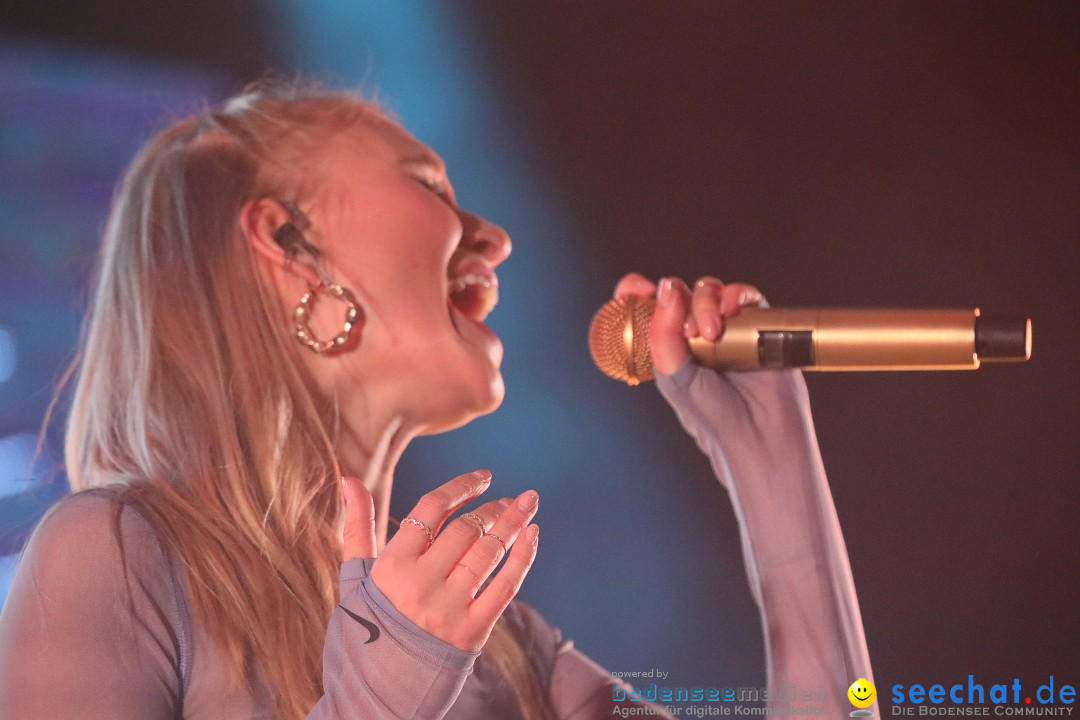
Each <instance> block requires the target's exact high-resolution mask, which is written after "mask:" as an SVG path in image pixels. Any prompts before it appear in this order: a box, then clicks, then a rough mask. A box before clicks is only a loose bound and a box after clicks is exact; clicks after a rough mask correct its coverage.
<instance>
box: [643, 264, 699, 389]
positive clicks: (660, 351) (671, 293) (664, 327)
mask: <svg viewBox="0 0 1080 720" xmlns="http://www.w3.org/2000/svg"><path fill="white" fill-rule="evenodd" d="M689 298H690V289H689V288H687V287H686V283H684V282H683V281H682V280H679V279H678V278H663V279H662V280H661V281H660V287H659V290H658V292H657V296H656V310H655V311H654V312H653V318H652V322H651V323H650V324H649V352H650V354H651V355H652V361H653V368H654V369H655V370H656V372H658V373H660V374H662V375H670V374H672V373H673V372H675V371H676V370H678V369H679V366H681V365H682V364H683V362H685V361H686V358H688V357H690V346H689V345H688V344H687V342H686V336H685V330H684V328H683V323H684V322H686V318H687V315H688V313H687V308H688V304H689Z"/></svg>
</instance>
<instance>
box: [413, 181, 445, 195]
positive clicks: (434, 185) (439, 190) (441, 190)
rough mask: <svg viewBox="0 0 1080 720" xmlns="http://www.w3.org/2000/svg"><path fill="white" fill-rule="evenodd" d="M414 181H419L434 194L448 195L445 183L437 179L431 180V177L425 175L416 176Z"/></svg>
mask: <svg viewBox="0 0 1080 720" xmlns="http://www.w3.org/2000/svg"><path fill="white" fill-rule="evenodd" d="M416 182H418V183H420V184H421V185H423V186H424V187H426V188H427V189H428V190H430V191H431V192H433V193H435V194H436V195H442V196H443V197H446V196H447V195H449V193H448V192H447V191H446V185H445V184H444V183H442V182H441V181H439V180H432V179H431V178H426V177H418V178H416Z"/></svg>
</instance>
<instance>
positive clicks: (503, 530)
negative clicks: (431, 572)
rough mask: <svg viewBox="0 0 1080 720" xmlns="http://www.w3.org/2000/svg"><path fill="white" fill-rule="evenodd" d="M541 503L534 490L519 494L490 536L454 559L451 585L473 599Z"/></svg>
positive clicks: (487, 535)
mask: <svg viewBox="0 0 1080 720" xmlns="http://www.w3.org/2000/svg"><path fill="white" fill-rule="evenodd" d="M539 502H540V497H539V496H538V495H537V494H536V492H535V491H533V490H527V491H526V492H523V493H522V494H521V495H519V496H518V497H517V499H516V500H515V501H514V502H513V504H511V505H510V507H508V508H506V510H504V511H503V513H502V515H500V516H499V519H498V520H496V521H495V524H494V525H493V526H492V528H491V530H490V531H489V532H488V533H486V534H485V535H484V536H483V537H480V538H477V539H476V541H475V542H473V543H472V546H471V547H469V548H468V551H467V552H465V553H464V554H463V555H461V556H459V557H458V558H455V559H454V560H453V562H452V563H451V565H452V566H453V567H451V568H449V575H448V577H447V583H449V584H451V585H456V586H457V587H459V588H460V589H462V590H464V591H465V592H467V593H468V594H469V597H472V595H473V594H474V593H475V592H476V589H477V588H478V587H479V586H480V583H483V582H484V581H485V580H487V577H488V575H490V574H491V573H492V571H493V570H495V568H496V567H497V566H498V564H499V561H500V560H502V559H503V556H504V555H506V553H507V552H508V551H509V550H510V548H511V547H513V545H514V541H515V540H517V537H518V534H519V533H520V532H521V531H522V530H523V529H524V528H525V526H526V525H528V524H529V521H530V520H532V518H533V516H534V515H535V514H536V510H537V507H538V504H539ZM461 566H464V567H461ZM462 571H465V572H462Z"/></svg>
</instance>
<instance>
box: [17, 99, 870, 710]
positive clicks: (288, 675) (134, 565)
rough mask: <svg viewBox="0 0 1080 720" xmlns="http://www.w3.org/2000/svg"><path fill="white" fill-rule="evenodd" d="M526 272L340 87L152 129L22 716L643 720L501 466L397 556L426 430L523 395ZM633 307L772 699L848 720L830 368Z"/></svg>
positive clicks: (862, 671) (853, 650)
mask: <svg viewBox="0 0 1080 720" xmlns="http://www.w3.org/2000/svg"><path fill="white" fill-rule="evenodd" d="M509 253H510V240H509V238H508V237H507V235H506V233H505V232H504V231H503V230H502V229H501V228H499V227H497V226H496V225H494V224H492V223H491V222H489V221H487V220H485V219H483V218H480V217H477V216H475V215H472V214H470V213H469V212H467V211H465V210H463V209H462V208H460V207H458V205H457V202H456V201H455V198H454V193H453V190H452V189H451V186H450V182H449V180H448V178H447V175H446V169H445V167H444V166H443V163H442V161H441V160H440V159H439V157H438V156H437V155H435V154H434V153H432V152H431V151H430V150H429V149H428V148H426V147H425V146H423V145H422V144H421V143H419V142H418V141H417V140H416V139H414V138H413V137H412V136H411V135H409V134H408V133H407V132H406V131H405V130H403V129H402V128H401V127H400V126H399V125H397V124H396V123H395V122H393V121H392V120H391V119H389V118H388V117H387V116H386V115H385V114H384V113H382V112H380V110H379V109H378V108H377V107H375V106H374V105H373V104H371V103H370V102H367V101H364V100H362V99H359V98H357V97H354V96H351V95H348V94H345V93H338V92H329V91H324V90H316V89H311V88H306V87H301V86H296V85H280V84H263V85H260V86H256V87H254V88H252V89H250V90H248V91H246V92H245V93H243V94H241V95H239V96H237V97H235V98H233V99H232V100H231V101H229V102H228V103H227V104H226V105H225V106H224V107H223V108H222V109H221V110H220V111H217V112H208V113H205V114H202V115H199V116H196V117H191V118H189V119H187V120H184V121H182V122H179V123H177V124H175V125H174V126H172V127H170V128H168V129H167V130H165V131H164V132H162V133H161V134H159V135H158V136H156V137H155V138H153V139H152V140H151V141H150V142H149V144H148V145H147V146H146V147H145V149H144V150H143V151H142V152H141V153H140V154H139V156H138V157H137V158H136V160H135V161H134V163H133V165H132V167H131V168H130V170H129V171H128V173H127V175H126V176H125V178H124V179H123V182H122V184H121V186H120V188H119V190H118V192H117V195H116V199H115V202H114V206H113V209H112V213H111V216H110V219H109V222H108V225H107V228H106V230H105V237H104V242H103V245H102V251H101V257H100V265H99V270H98V276H97V281H96V291H95V294H94V297H93V302H92V307H91V309H90V313H89V317H88V320H87V325H86V332H85V337H84V341H83V343H84V344H83V348H82V352H81V354H80V359H79V362H78V365H77V370H76V372H77V374H76V378H77V382H76V386H75V394H74V399H73V403H72V408H71V412H70V417H69V420H68V425H67V439H66V464H67V472H68V475H69V478H70V481H71V485H72V489H73V490H74V491H75V492H74V493H73V494H71V495H69V496H68V497H66V498H64V499H63V500H62V501H61V502H59V503H58V504H57V505H56V507H54V508H53V509H52V510H51V511H50V512H49V514H48V515H47V516H46V517H45V519H44V520H42V522H41V524H40V525H39V527H38V529H37V530H36V532H35V534H34V536H33V537H32V538H31V540H30V542H29V544H28V546H27V548H26V551H25V553H24V555H23V558H22V561H21V564H20V566H19V569H18V571H17V575H16V578H15V581H14V585H13V587H12V590H11V594H10V596H9V598H8V601H7V604H6V606H5V608H4V613H3V616H2V618H0V708H3V716H4V717H5V718H9V719H10V720H28V719H30V718H35V719H37V718H49V719H50V720H64V719H68V718H71V719H74V718H79V720H89V719H92V718H102V719H104V718H109V719H110V720H116V719H118V718H120V719H126V718H140V719H146V720H158V719H161V720H164V719H166V718H181V717H182V718H188V719H190V720H203V719H205V718H304V717H307V718H342V719H356V720H359V719H361V718H372V719H376V718H424V719H431V718H468V719H470V720H475V719H477V718H484V719H486V718H494V719H497V720H513V719H515V718H524V719H528V720H541V719H543V720H554V719H556V718H558V719H562V720H568V719H571V718H573V719H575V720H576V719H586V718H587V719H589V720H592V719H593V718H600V717H608V716H611V715H612V714H613V711H614V712H618V711H619V710H620V709H621V708H625V707H628V706H630V705H631V704H632V701H630V700H625V701H624V700H619V699H618V698H619V697H621V696H622V695H623V694H625V692H627V691H628V690H629V688H626V687H621V686H618V685H616V686H615V688H614V691H613V680H612V678H611V676H610V674H608V673H605V672H604V671H603V670H602V669H600V668H599V667H598V666H596V665H595V664H594V663H592V662H591V661H590V660H588V659H587V658H586V657H585V656H584V655H583V654H581V653H580V652H579V651H578V650H577V649H575V648H574V647H573V645H572V644H571V643H570V642H568V641H564V640H563V639H562V638H561V637H560V635H559V632H558V631H557V630H556V629H554V628H553V627H552V626H550V625H548V624H547V623H546V622H545V620H543V619H542V618H541V617H540V616H539V615H538V614H537V613H536V612H535V611H534V610H532V609H531V608H529V607H527V606H525V605H522V604H520V603H517V602H515V601H514V596H515V595H516V594H517V592H518V589H519V588H520V587H521V584H522V581H523V580H524V579H525V576H526V574H527V573H528V571H529V568H530V566H531V564H532V562H533V560H534V558H535V557H536V553H537V548H538V541H539V529H538V527H537V526H536V525H535V524H532V520H533V518H534V516H535V514H536V512H537V508H538V504H539V497H538V495H537V493H536V492H535V491H532V490H530V491H528V492H525V493H523V494H521V495H519V496H517V497H505V498H498V497H496V496H498V494H499V493H498V492H497V491H494V492H492V491H490V490H489V488H490V487H491V486H492V485H496V486H497V485H498V482H497V480H494V481H493V479H492V477H491V474H490V473H489V472H487V471H485V470H477V471H476V472H472V473H468V474H466V475H461V476H459V477H457V478H454V479H453V480H451V481H449V482H447V483H445V484H443V485H440V486H438V487H435V488H434V489H432V490H431V491H430V492H428V493H427V494H426V495H424V496H423V497H422V498H421V499H420V501H419V503H418V504H417V505H416V507H415V508H413V510H412V511H411V512H410V513H409V515H408V516H407V517H405V518H403V519H401V521H400V525H399V527H397V528H396V532H394V533H392V534H391V535H390V537H389V538H388V532H389V527H390V518H389V514H388V509H389V507H390V493H391V489H392V485H393V478H394V466H395V464H396V462H397V460H398V458H399V457H400V456H401V453H402V451H403V450H404V449H405V446H406V445H407V444H408V443H409V441H410V440H411V439H412V438H414V437H416V436H418V435H422V434H428V433H437V432H442V431H444V430H448V429H450V428H454V427H457V426H460V425H462V424H464V423H467V422H469V421H470V420H472V419H473V418H475V417H477V416H479V415H483V414H485V413H489V412H491V411H492V410H494V409H495V408H496V407H498V405H499V404H500V402H501V400H502V397H503V382H502V377H501V375H500V373H499V365H500V361H501V356H502V346H501V344H500V342H499V339H498V338H497V337H496V336H495V334H494V333H493V332H492V331H491V330H490V329H488V328H487V327H486V326H485V325H484V324H483V321H484V319H485V317H486V316H487V314H488V313H489V312H490V311H491V310H492V308H493V307H494V306H495V304H496V302H497V299H498V283H497V278H496V275H495V271H496V268H497V267H498V265H499V264H500V263H501V262H502V261H503V260H505V259H506V257H507V255H509ZM616 295H618V296H626V295H656V296H657V298H658V309H657V311H656V315H655V318H654V320H653V323H652V328H651V331H650V347H651V350H652V353H653V357H654V363H655V367H656V370H657V372H658V374H659V377H658V383H659V387H660V390H661V392H663V394H664V396H665V397H666V398H667V399H668V401H669V402H670V403H671V404H672V405H673V407H674V408H675V411H676V413H677V414H678V416H679V418H680V420H681V421H682V423H683V425H684V426H685V427H686V428H687V430H688V431H689V432H690V433H691V434H692V435H693V436H694V437H695V439H696V440H697V442H698V444H699V445H700V447H701V448H702V449H703V450H704V451H705V452H706V453H707V454H708V455H709V456H710V458H711V459H712V462H713V467H714V469H715V470H716V472H717V475H718V477H719V479H720V481H721V483H722V484H723V485H724V486H725V487H726V488H727V490H728V491H729V493H730V494H731V498H732V501H733V504H734V506H735V509H736V512H737V514H738V517H739V521H740V526H741V532H742V542H743V550H744V554H745V557H746V561H747V568H748V575H749V579H750V584H751V590H752V592H753V593H754V596H755V598H756V600H757V602H758V604H759V607H760V608H761V610H762V614H763V621H764V626H765V634H766V643H767V650H768V652H767V655H768V665H769V667H768V676H769V683H770V687H773V688H785V687H788V686H790V685H792V684H797V685H798V687H800V688H814V689H821V690H823V691H824V692H825V696H824V697H822V696H821V695H820V694H819V695H818V696H817V698H816V700H818V701H822V702H824V704H825V705H826V706H828V707H835V708H836V710H833V713H842V712H846V704H845V701H844V699H843V692H844V690H845V689H846V688H847V686H848V684H850V683H851V682H852V681H853V680H855V679H856V678H858V677H866V678H869V677H870V668H869V663H868V659H867V654H866V650H865V645H864V642H863V638H862V626H861V621H860V619H859V614H858V606H857V603H856V600H855V595H854V590H853V586H852V583H851V577H850V571H849V569H848V563H847V556H846V551H845V549H844V544H843V539H842V537H841V535H840V531H839V527H838V525H837V521H836V515H835V511H834V510H833V506H832V500H831V496H830V494H829V490H828V485H827V484H826V481H825V476H824V472H823V470H822V467H821V462H820V457H819V454H818V450H817V441H816V438H815V436H814V430H813V425H812V422H811V418H810V414H809V406H808V404H807V398H806V390H805V386H804V385H803V383H802V378H801V376H800V375H799V374H798V373H797V372H793V371H789V372H757V373H744V374H738V375H731V376H727V377H726V376H722V375H719V374H717V373H715V372H712V371H710V370H703V369H700V368H698V367H697V366H695V365H692V364H690V363H689V362H688V357H689V353H688V345H687V338H689V337H693V336H695V335H702V336H704V337H706V338H709V339H715V338H716V337H717V336H718V335H719V333H720V332H721V331H722V327H723V318H724V317H730V316H731V315H733V314H735V313H737V312H738V311H739V308H740V306H744V305H748V304H758V303H759V302H762V299H761V295H760V294H759V293H758V291H757V290H756V289H754V288H753V287H750V286H748V285H740V284H730V285H724V284H723V283H721V282H720V281H719V280H716V279H714V278H703V279H701V280H700V281H698V282H696V283H695V284H694V287H693V289H692V290H691V289H690V288H688V287H687V285H686V284H685V283H683V282H682V281H680V280H676V279H664V280H662V281H661V282H660V283H659V287H657V286H656V285H654V284H653V283H652V282H650V281H649V280H646V279H645V278H643V277H641V276H639V275H628V276H627V277H625V278H623V280H622V281H621V282H620V283H619V285H618V287H617V288H616ZM492 497H494V498H495V499H490V498H492ZM474 500H475V501H478V502H480V504H479V505H476V506H474V507H472V509H471V511H470V512H465V513H462V514H457V511H458V510H460V509H464V506H465V505H466V504H469V503H470V502H472V501H474ZM481 500H483V501H481ZM548 512H558V509H557V508H553V509H549V510H548ZM688 540H690V539H688ZM376 558H377V559H376ZM504 558H505V562H503V560H504ZM500 563H502V564H501V566H500ZM819 704H820V703H819ZM645 705H646V704H645V703H639V706H640V707H639V708H637V709H639V710H641V711H643V712H653V714H654V715H657V714H660V715H663V716H668V717H670V716H669V715H667V714H666V713H665V712H664V711H663V710H662V709H661V708H659V707H655V706H649V707H647V708H646V707H645Z"/></svg>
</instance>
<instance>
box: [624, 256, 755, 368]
mask: <svg viewBox="0 0 1080 720" xmlns="http://www.w3.org/2000/svg"><path fill="white" fill-rule="evenodd" d="M630 296H637V297H653V296H655V297H656V311H655V312H654V313H653V318H652V323H651V324H650V325H649V351H650V353H651V354H652V361H653V367H654V368H655V369H656V371H657V372H658V373H661V374H663V375H670V374H672V373H673V372H675V371H676V370H678V369H679V366H681V365H682V364H683V362H685V361H686V358H688V357H690V345H689V343H688V342H687V340H688V339H689V338H692V337H697V336H699V335H700V336H701V337H703V338H705V339H706V340H716V339H717V338H718V337H720V334H721V333H722V332H723V331H724V318H729V317H734V316H735V315H738V314H739V310H740V309H742V308H744V307H746V306H748V305H757V304H758V303H759V302H761V292H760V291H759V290H758V289H757V288H756V287H754V286H753V285H747V284H745V283H731V284H724V283H723V282H721V281H720V280H717V279H716V278H714V277H703V278H700V279H698V280H697V282H695V283H694V289H693V290H691V289H690V288H689V287H687V285H686V283H684V282H683V281H682V280H680V279H678V278H661V280H660V284H659V287H658V286H657V285H656V283H654V282H652V281H651V280H649V279H648V278H646V277H644V276H642V275H638V274H637V273H630V274H629V275H624V276H623V278H622V279H621V280H620V281H619V284H618V285H617V286H616V287H615V297H617V298H625V297H630Z"/></svg>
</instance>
